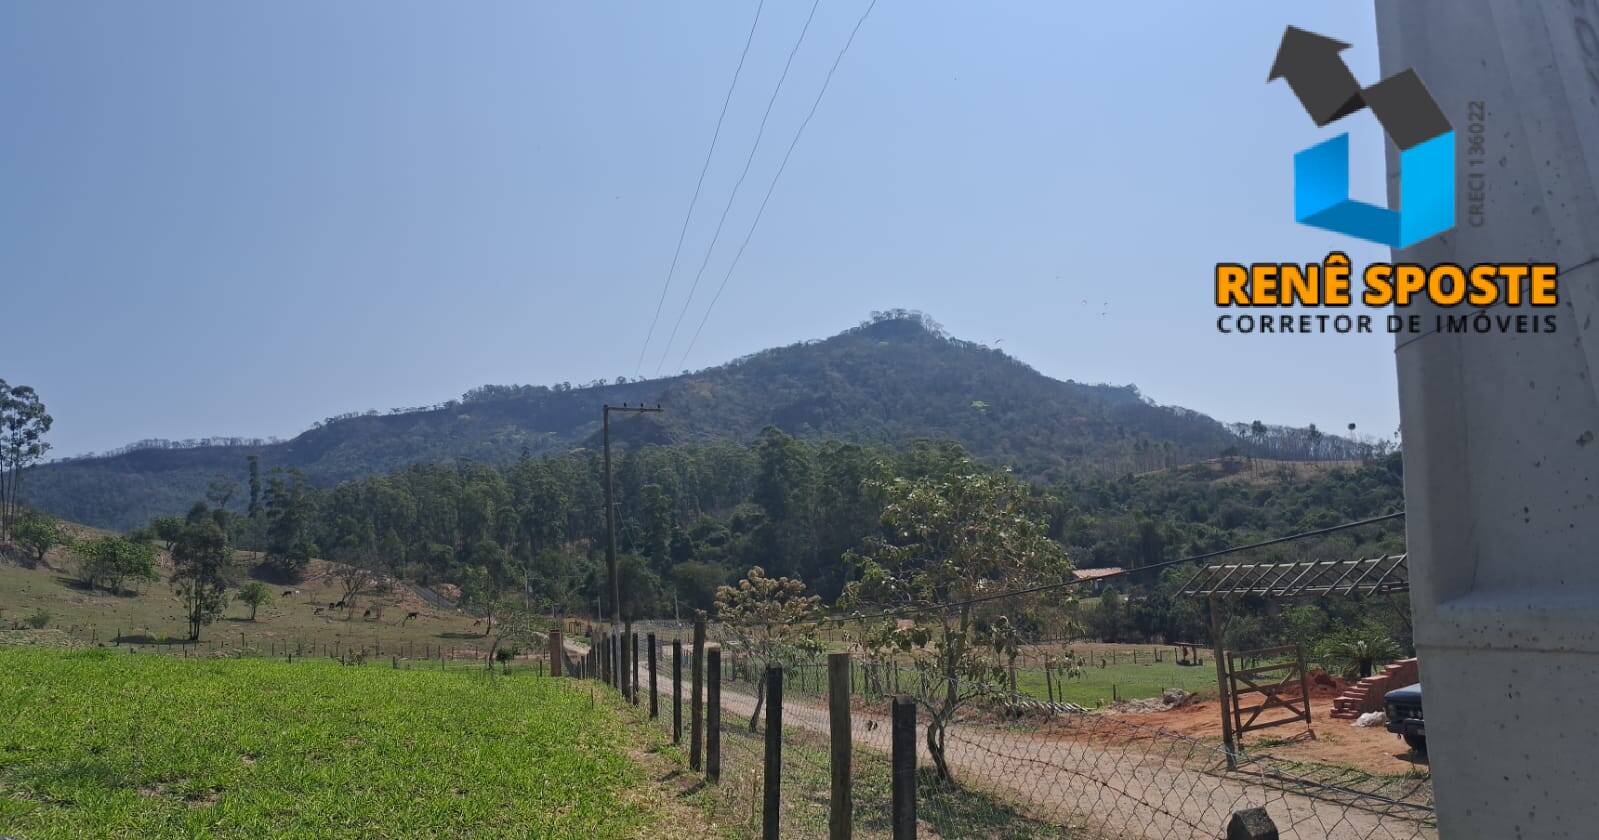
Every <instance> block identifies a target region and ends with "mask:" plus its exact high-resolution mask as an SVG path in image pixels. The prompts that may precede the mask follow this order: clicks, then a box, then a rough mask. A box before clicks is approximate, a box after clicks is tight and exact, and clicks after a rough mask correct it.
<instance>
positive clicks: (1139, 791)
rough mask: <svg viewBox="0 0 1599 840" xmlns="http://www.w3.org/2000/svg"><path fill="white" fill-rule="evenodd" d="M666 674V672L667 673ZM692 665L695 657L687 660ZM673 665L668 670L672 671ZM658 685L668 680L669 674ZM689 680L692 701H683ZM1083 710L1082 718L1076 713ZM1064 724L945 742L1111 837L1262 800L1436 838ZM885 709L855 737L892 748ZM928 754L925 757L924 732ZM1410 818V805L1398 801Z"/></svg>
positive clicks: (1038, 802) (973, 774)
mask: <svg viewBox="0 0 1599 840" xmlns="http://www.w3.org/2000/svg"><path fill="white" fill-rule="evenodd" d="M663 670H667V669H663ZM685 670H687V663H685ZM668 673H669V671H668ZM658 690H659V692H660V693H661V694H664V695H670V694H671V692H672V683H671V679H670V677H669V676H667V675H666V674H662V675H661V677H660V679H659V688H658ZM687 694H688V692H687V690H686V687H685V692H684V695H685V703H684V706H685V708H686V707H687V705H688V703H687ZM722 707H723V709H725V710H726V711H727V712H729V713H731V714H732V715H742V716H743V717H745V718H747V717H748V716H749V715H750V714H752V713H753V712H754V708H755V698H754V697H753V696H751V695H750V694H748V693H745V692H744V691H740V690H734V689H732V688H730V687H724V688H723V690H722ZM1074 717H1076V716H1074ZM1080 717H1081V718H1082V721H1081V722H1079V723H1076V724H1074V723H1073V722H1072V721H1071V720H1066V719H1062V720H1063V728H1062V727H1052V730H1053V729H1057V728H1060V729H1061V731H1059V732H1056V731H1052V732H1051V733H1050V734H1049V735H1047V736H1046V735H1029V734H1025V733H1020V732H1017V731H1015V730H1013V729H1005V728H998V727H992V726H979V725H978V724H972V723H966V724H962V725H961V726H959V727H956V728H954V729H952V730H951V731H950V733H949V735H948V738H947V740H946V745H945V750H946V753H947V756H948V760H949V763H950V766H951V770H952V772H953V774H954V775H955V777H956V778H957V779H958V780H960V782H961V783H962V784H965V785H969V786H972V787H974V788H978V789H981V790H984V791H986V792H988V793H991V794H993V795H995V796H998V797H1000V798H1001V799H1003V800H1004V801H1006V802H1010V803H1012V804H1014V805H1015V806H1016V807H1017V808H1018V809H1019V810H1021V811H1022V812H1023V813H1025V814H1027V815H1029V816H1031V817H1034V818H1037V819H1042V820H1046V821H1049V822H1055V823H1059V824H1070V825H1074V826H1084V827H1087V828H1090V829H1091V830H1093V831H1095V832H1097V833H1101V834H1103V835H1105V836H1107V837H1117V838H1120V837H1128V838H1145V840H1167V838H1183V839H1184V840H1187V838H1195V837H1222V836H1225V833H1226V826H1227V821H1228V819H1229V818H1230V816H1231V814H1232V813H1233V812H1234V811H1237V810H1240V809H1243V808H1251V807H1265V808H1266V810H1267V812H1268V813H1270V814H1271V816H1272V818H1273V819H1274V820H1275V821H1276V823H1277V826H1278V829H1279V830H1280V831H1281V833H1282V834H1281V836H1282V837H1284V838H1298V840H1323V838H1330V840H1410V838H1424V839H1425V840H1432V838H1436V837H1437V831H1436V829H1433V828H1431V827H1427V826H1424V825H1422V824H1421V823H1418V822H1414V821H1412V820H1411V819H1405V818H1403V817H1401V816H1396V815H1394V814H1382V813H1376V812H1374V811H1372V810H1369V809H1368V808H1367V807H1357V806H1354V805H1350V804H1345V803H1342V802H1333V801H1327V800H1325V799H1322V798H1319V797H1317V798H1312V797H1309V796H1304V795H1301V794H1298V793H1293V792H1291V791H1290V790H1289V789H1285V787H1291V786H1289V785H1285V784H1284V783H1282V782H1281V781H1279V780H1275V779H1270V778H1267V777H1266V776H1265V774H1264V772H1260V773H1257V774H1253V775H1252V774H1249V773H1231V774H1229V773H1224V772H1220V771H1212V770H1207V769H1200V768H1204V767H1208V766H1209V765H1210V764H1211V759H1213V758H1217V757H1219V756H1218V754H1217V753H1216V751H1215V750H1214V748H1212V747H1210V746H1208V745H1205V744H1202V743H1200V742H1197V741H1193V740H1190V739H1184V738H1176V737H1164V736H1156V735H1155V733H1154V732H1153V731H1151V730H1145V729H1142V728H1140V727H1137V726H1134V725H1132V724H1128V723H1126V722H1123V721H1118V720H1116V719H1113V718H1106V717H1102V716H1097V715H1083V716H1080ZM783 719H784V723H785V724H786V725H788V726H793V727H800V728H803V729H806V730H810V731H813V732H817V733H822V734H826V733H828V732H829V729H830V727H829V724H828V715H827V710H826V709H825V708H823V707H821V706H820V705H817V704H815V703H814V698H797V697H790V698H789V699H788V702H786V703H785V704H784V709H783ZM889 732H890V730H889V721H888V718H887V716H885V715H880V714H873V713H869V712H860V711H857V712H856V713H855V714H854V716H853V720H852V725H851V736H852V738H853V739H854V740H855V742H857V743H859V744H863V745H865V746H868V747H871V748H873V749H876V750H880V751H883V752H887V751H888V750H889V746H890V744H889ZM917 740H918V749H919V752H920V753H921V760H922V761H923V762H929V761H931V759H930V758H929V756H928V754H927V750H926V746H925V744H924V743H922V738H921V737H920V734H919V737H918V739H917ZM1395 814H1404V815H1407V816H1413V815H1414V812H1413V811H1408V810H1404V809H1395Z"/></svg>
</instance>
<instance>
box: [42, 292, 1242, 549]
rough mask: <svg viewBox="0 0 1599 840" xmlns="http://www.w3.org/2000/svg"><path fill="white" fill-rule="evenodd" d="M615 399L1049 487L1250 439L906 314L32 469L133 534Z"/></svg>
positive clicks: (540, 448)
mask: <svg viewBox="0 0 1599 840" xmlns="http://www.w3.org/2000/svg"><path fill="white" fill-rule="evenodd" d="M605 403H611V404H620V403H631V404H639V403H649V404H655V403H660V404H661V405H662V406H664V407H665V408H666V411H664V412H662V413H661V414H659V415H653V414H652V415H645V416H642V417H623V418H613V421H612V439H613V442H619V443H621V444H623V445H643V444H659V445H670V444H675V443H696V442H706V441H710V440H717V439H739V440H748V439H752V438H753V437H754V436H755V435H756V434H758V433H759V432H760V430H761V429H762V428H765V427H766V426H776V427H777V428H780V429H783V430H784V431H786V432H789V433H791V434H794V435H797V436H802V437H812V438H829V437H831V438H840V439H846V440H851V441H856V442H860V443H890V444H899V443H903V442H906V441H909V440H912V439H918V438H940V439H952V440H956V441H959V442H960V443H962V444H963V445H965V446H966V447H967V448H968V449H969V450H971V451H972V452H973V454H975V455H977V456H978V457H980V458H983V459H984V460H987V461H990V462H994V463H1001V464H1005V465H1007V466H1010V467H1012V468H1013V469H1015V470H1016V471H1017V472H1018V473H1020V474H1023V475H1026V476H1029V477H1034V478H1040V479H1044V480H1049V479H1051V478H1058V477H1061V476H1062V475H1065V474H1068V473H1070V472H1073V471H1076V470H1084V469H1089V470H1101V471H1109V472H1126V471H1132V470H1133V469H1136V468H1138V467H1143V468H1150V467H1158V466H1169V465H1172V464H1174V463H1182V462H1186V461H1192V460H1198V459H1201V458H1208V457H1214V456H1215V455H1217V454H1220V453H1221V452H1222V451H1224V450H1226V449H1227V448H1229V447H1237V446H1239V445H1240V444H1241V443H1247V442H1245V441H1244V439H1243V438H1241V437H1240V436H1239V435H1238V434H1237V433H1235V431H1234V430H1232V429H1229V427H1228V426H1226V425H1224V424H1223V423H1221V422H1219V421H1217V420H1215V419H1213V418H1211V417H1209V416H1207V415H1204V414H1201V413H1199V412H1197V411H1192V410H1189V409H1185V408H1180V407H1175V406H1161V405H1157V404H1155V403H1154V402H1152V401H1150V400H1148V399H1146V398H1144V397H1143V396H1142V395H1141V394H1140V393H1139V392H1138V390H1137V388H1136V387H1134V386H1130V385H1129V386H1121V387H1117V386H1110V385H1085V384H1081V383H1077V382H1074V381H1071V380H1064V381H1063V380H1057V379H1053V378H1051V377H1048V376H1045V375H1044V374H1042V373H1039V372H1038V371H1036V370H1035V369H1033V368H1032V367H1030V366H1028V365H1026V364H1025V363H1023V362H1021V361H1019V360H1017V359H1014V358H1013V357H1011V356H1008V355H1006V354H1005V353H1003V352H1001V351H999V350H997V349H993V348H989V347H985V346H983V345H980V344H975V343H972V342H966V341H962V340H960V339H956V338H952V337H950V336H948V335H947V334H945V333H944V331H943V330H942V328H940V327H939V326H938V325H937V324H936V323H934V322H933V321H932V320H931V319H929V318H927V317H926V316H924V315H921V314H919V313H912V312H906V311H904V310H895V311H892V312H889V313H879V314H876V315H874V317H873V318H872V319H870V320H868V321H866V322H863V323H862V324H861V325H859V326H857V327H854V328H852V329H849V330H845V331H844V332H842V333H839V334H837V335H834V336H832V337H830V338H826V339H820V340H815V341H807V342H800V343H796V344H791V345H787V346H784V347H777V348H772V349H768V350H763V351H760V352H757V353H754V354H751V355H748V356H745V357H742V358H740V359H736V360H734V361H731V362H728V363H726V364H723V365H718V366H715V367H710V368H706V369H703V370H700V371H697V372H693V373H685V374H681V375H677V376H672V377H666V378H663V379H650V380H640V381H632V382H628V381H621V380H618V381H616V382H612V383H599V382H595V383H591V384H589V385H587V386H583V387H571V386H570V385H567V384H565V383H562V384H561V385H556V386H553V387H547V386H483V387H481V388H477V389H474V390H473V391H471V392H468V393H467V394H466V395H464V396H463V398H462V399H461V400H451V401H449V402H446V403H443V404H440V405H437V406H432V407H428V408H425V409H419V410H408V411H397V412H390V413H379V412H365V413H362V414H357V415H345V416H343V417H340V418H331V419H330V420H329V421H324V422H319V423H317V424H315V425H314V426H313V427H312V428H310V429H308V430H306V431H305V432H302V433H301V434H299V435H296V436H295V437H293V438H291V439H289V440H286V441H276V442H263V441H237V440H234V439H223V440H225V441H227V442H225V443H221V444H218V445H212V444H211V443H210V442H202V443H201V445H198V446H166V447H162V446H147V447H134V448H129V449H126V450H123V451H119V452H116V453H111V454H108V455H97V456H84V457H78V458H72V459H63V460H59V461H55V462H52V463H50V464H45V465H41V466H39V467H36V468H34V469H33V470H31V471H30V474H29V476H28V479H27V482H26V484H25V487H26V490H25V492H26V493H27V495H28V497H29V500H30V502H31V503H32V504H33V505H35V506H36V507H39V508H41V509H44V510H48V511H50V512H52V513H56V514H58V515H61V516H64V517H67V518H69V519H72V520H74V521H79V522H84V523H86V524H91V525H97V526H100V527H116V528H127V527H131V526H133V525H137V524H142V523H143V522H145V521H147V520H148V519H149V517H150V516H151V515H156V514H167V513H176V512H181V511H182V510H184V509H186V508H187V507H188V505H189V504H191V503H192V502H193V501H195V500H197V499H200V498H203V497H204V493H205V490H206V486H207V484H208V482H209V481H210V480H211V479H212V478H214V477H216V476H217V475H218V474H224V475H227V476H230V477H235V478H238V479H240V480H242V478H243V472H244V463H245V456H246V455H249V454H257V455H259V456H260V460H261V467H262V469H263V471H266V470H270V469H272V468H275V467H281V468H285V469H289V468H293V469H299V470H301V471H303V472H304V474H305V475H306V477H307V478H308V479H309V480H310V481H312V482H313V483H316V484H333V483H337V482H339V481H343V480H347V479H351V478H357V477H360V476H363V475H369V474H372V473H377V472H382V471H386V470H391V469H395V468H398V467H403V466H406V465H408V464H411V463H417V462H436V461H448V460H457V459H473V460H481V461H487V462H503V461H506V460H509V459H512V458H515V457H518V456H520V455H521V454H523V453H529V454H533V455H540V454H547V453H554V452H562V451H567V450H570V449H573V448H580V447H594V446H598V445H599V442H600V441H599V435H600V407H601V406H602V405H603V404H605Z"/></svg>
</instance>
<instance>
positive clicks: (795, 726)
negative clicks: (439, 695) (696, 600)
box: [638, 627, 1437, 840]
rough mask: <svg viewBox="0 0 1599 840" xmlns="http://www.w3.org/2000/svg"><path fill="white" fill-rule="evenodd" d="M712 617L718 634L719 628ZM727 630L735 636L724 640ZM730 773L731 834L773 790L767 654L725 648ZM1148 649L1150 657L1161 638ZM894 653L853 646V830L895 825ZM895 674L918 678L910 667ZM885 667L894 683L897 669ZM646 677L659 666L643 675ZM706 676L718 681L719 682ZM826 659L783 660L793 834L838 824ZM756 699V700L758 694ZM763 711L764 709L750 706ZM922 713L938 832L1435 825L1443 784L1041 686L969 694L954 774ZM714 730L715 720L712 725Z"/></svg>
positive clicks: (920, 773) (666, 730) (921, 781)
mask: <svg viewBox="0 0 1599 840" xmlns="http://www.w3.org/2000/svg"><path fill="white" fill-rule="evenodd" d="M657 632H658V638H657V660H656V661H657V663H658V672H657V675H656V690H657V691H658V705H657V708H658V710H659V715H658V716H657V717H655V718H653V719H651V718H649V716H648V709H649V703H648V700H647V696H646V697H645V698H643V699H641V701H640V704H639V706H638V709H639V718H640V720H641V721H642V722H643V723H645V724H646V725H650V726H653V727H655V728H657V729H658V731H659V732H660V734H661V737H662V738H663V739H664V740H666V741H670V738H671V734H672V731H673V718H672V700H671V698H672V693H673V690H674V685H673V683H672V681H671V674H672V663H671V651H672V647H671V641H670V640H671V638H673V635H674V632H675V631H674V629H673V628H667V627H661V628H657ZM717 635H718V634H716V633H715V632H714V628H713V631H712V633H711V635H710V644H713V645H714V644H717V643H718V640H717ZM689 638H690V636H689V633H688V632H687V631H686V630H684V631H683V633H682V640H683V643H684V644H683V655H684V657H685V660H686V661H685V662H684V664H683V669H682V673H683V675H684V681H685V683H686V684H685V685H684V686H683V687H682V698H683V699H682V710H683V711H682V715H683V737H682V743H681V744H680V745H679V747H678V750H679V751H680V752H681V754H682V756H683V760H684V761H685V762H686V757H687V755H688V754H689V752H690V743H689V739H690V737H691V726H690V721H689V715H690V708H691V702H690V698H691V693H692V687H691V685H689V684H687V683H689V682H690V679H691V678H690V675H691V674H692V668H691V665H690V662H689V661H687V660H689V659H690V658H691V657H692V647H691V645H690V644H689ZM723 641H728V642H730V641H731V640H723ZM722 656H723V662H722V677H723V680H722V683H721V685H720V686H719V702H720V707H721V721H720V728H719V731H720V736H721V739H720V747H721V748H720V762H721V767H720V780H719V783H717V784H715V785H706V786H705V787H704V788H703V791H704V793H703V794H702V799H703V801H705V802H706V803H707V806H706V807H707V808H708V809H709V811H710V812H711V813H710V815H711V817H712V821H713V822H714V823H716V824H717V825H718V826H719V827H720V828H721V829H723V830H725V831H726V832H727V833H728V834H729V835H731V836H760V831H761V820H762V809H763V797H764V791H765V782H766V779H765V777H764V758H765V754H766V740H765V738H766V720H767V713H768V710H767V708H766V707H765V703H763V702H762V701H763V695H764V693H765V687H764V686H763V685H762V681H761V679H760V675H761V673H762V669H761V668H760V667H758V663H754V662H751V661H748V660H744V659H740V658H739V657H738V655H737V653H736V652H735V651H734V650H733V649H732V647H731V645H729V646H728V647H724V648H722ZM1150 658H1154V657H1153V654H1151V657H1150ZM894 674H895V669H894V668H893V667H891V666H890V665H889V664H887V663H875V664H874V663H861V662H855V663H853V665H852V668H851V677H852V679H851V685H852V689H853V690H852V695H851V698H850V699H851V703H850V713H849V716H848V718H849V725H850V739H851V742H852V745H851V754H852V762H851V771H852V773H851V785H850V794H851V799H852V803H851V805H852V807H851V814H852V818H853V819H852V822H853V827H854V836H857V837H864V838H877V837H885V838H886V837H890V836H892V829H893V826H892V820H891V813H892V793H891V791H892V787H891V780H892V764H891V717H890V711H889V704H888V702H887V698H888V696H889V695H890V694H891V693H892V690H891V689H892V688H893V682H892V681H893V679H894ZM898 678H899V680H900V681H901V682H900V685H899V688H901V689H906V688H907V686H906V684H905V681H906V680H908V679H916V678H917V677H915V676H914V675H913V673H912V672H910V671H908V670H907V669H904V668H901V669H899V673H898ZM885 682H886V684H885ZM648 690H649V680H648V675H647V673H646V674H645V676H644V677H643V679H642V680H641V691H643V692H645V693H646V695H647V692H648ZM709 693H710V692H709V688H708V687H707V688H706V695H707V696H708V695H709ZM828 703H829V698H828V679H827V671H826V665H825V663H823V662H804V663H795V664H793V665H791V666H789V667H788V668H786V669H785V673H784V685H783V713H782V716H783V727H782V763H781V769H782V772H781V777H780V786H781V812H780V820H781V824H782V836H784V837H827V836H828V821H829V813H830V809H831V757H830V752H829V750H830V741H831V738H832V718H831V715H830V713H829V708H828ZM758 706H759V707H760V713H759V714H758V715H757V714H756V710H757V707H758ZM752 718H754V725H753V727H752V725H751V722H752ZM927 722H928V721H927V715H926V713H925V712H923V713H922V714H921V715H920V716H919V722H918V723H919V725H918V729H917V732H916V744H917V753H918V762H917V771H916V807H917V823H918V836H921V837H938V838H969V837H991V838H1094V839H1095V840H1101V839H1102V838H1148V839H1150V840H1165V838H1195V837H1200V838H1204V837H1223V836H1225V833H1226V827H1227V824H1228V821H1229V819H1230V818H1231V816H1232V814H1233V813H1235V812H1236V811H1239V810H1242V809H1246V808H1264V809H1265V810H1266V812H1267V813H1268V814H1270V815H1271V817H1272V819H1273V820H1274V821H1275V822H1276V824H1277V826H1278V829H1279V831H1280V832H1281V836H1282V837H1283V838H1300V840H1311V838H1317V840H1320V838H1331V840H1412V838H1415V839H1416V840H1432V838H1436V837H1437V829H1436V823H1435V820H1434V812H1433V806H1432V798H1431V785H1430V782H1429V781H1428V779H1427V778H1426V777H1425V776H1424V775H1420V774H1417V775H1408V776H1407V775H1401V776H1383V775H1375V774H1369V773H1363V772H1360V771H1357V770H1353V769H1349V768H1345V767H1336V766H1330V765H1318V764H1312V763H1305V762H1292V761H1284V760H1280V759H1276V758H1272V757H1269V756H1264V755H1253V754H1246V753H1242V752H1240V753H1235V754H1234V756H1233V757H1232V758H1233V762H1232V766H1229V761H1228V754H1227V751H1226V750H1225V748H1223V747H1222V746H1221V745H1220V744H1218V743H1212V742H1210V741H1208V740H1202V739H1199V738H1194V737H1188V736H1184V735H1179V734H1176V733H1172V732H1168V731H1164V730H1162V729H1160V728H1158V727H1154V726H1147V725H1143V724H1141V723H1139V722H1138V721H1136V720H1130V719H1129V718H1128V716H1119V715H1111V714H1102V713H1096V712H1092V711H1089V710H1086V709H1083V708H1082V707H1079V706H1075V705H1073V704H1068V703H1054V704H1051V703H1049V702H1046V701H1041V700H1040V699H1039V698H1037V697H1035V696H1033V695H1032V694H1030V693H1029V694H1021V693H1009V692H1005V693H1003V694H1000V693H996V694H991V695H988V696H985V697H983V698H982V699H981V700H980V701H977V702H974V703H972V704H969V705H968V706H967V707H965V708H964V709H963V711H962V712H961V713H960V715H959V716H958V717H957V718H956V719H955V720H953V721H952V722H951V724H950V726H949V727H948V729H947V730H946V732H945V734H944V737H943V752H944V756H945V763H946V764H947V768H948V776H947V777H943V776H941V774H940V773H939V772H938V770H937V768H936V765H935V763H934V762H933V760H932V757H931V754H930V752H929V744H928V735H927ZM707 734H708V733H707Z"/></svg>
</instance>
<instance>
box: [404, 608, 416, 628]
mask: <svg viewBox="0 0 1599 840" xmlns="http://www.w3.org/2000/svg"><path fill="white" fill-rule="evenodd" d="M413 618H416V613H414V612H408V613H406V614H405V618H404V619H403V620H401V621H400V626H401V627H404V626H405V622H407V621H410V620H411V619H413Z"/></svg>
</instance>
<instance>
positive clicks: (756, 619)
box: [716, 566, 822, 732]
mask: <svg viewBox="0 0 1599 840" xmlns="http://www.w3.org/2000/svg"><path fill="white" fill-rule="evenodd" d="M821 608H822V599H821V598H819V597H817V596H815V595H806V594H805V583H804V581H799V580H795V579H793V578H786V577H779V578H770V577H767V576H766V570H765V569H762V568H761V567H760V566H756V567H754V568H752V569H750V571H749V574H748V575H746V576H745V577H744V579H743V580H741V581H739V582H738V585H737V586H721V587H717V590H716V617H717V619H718V620H720V621H721V623H722V627H723V628H724V630H725V631H726V632H727V634H728V635H729V636H730V637H731V638H730V640H729V641H730V642H731V646H732V648H733V650H734V652H736V653H738V654H740V655H742V656H744V657H746V660H747V661H748V662H750V663H751V664H752V665H753V666H754V667H756V668H757V669H758V670H759V676H758V677H757V679H756V684H755V713H754V714H752V715H750V731H751V732H754V731H755V724H756V722H757V721H759V720H760V717H761V706H762V704H764V703H765V702H766V667H767V666H768V665H788V664H791V663H793V662H796V661H799V660H801V659H806V658H810V657H814V656H815V655H816V654H817V653H819V652H820V651H821V649H822V646H821V643H820V642H819V641H818V640H817V637H816V618H817V616H818V615H819V614H820V613H821Z"/></svg>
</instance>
